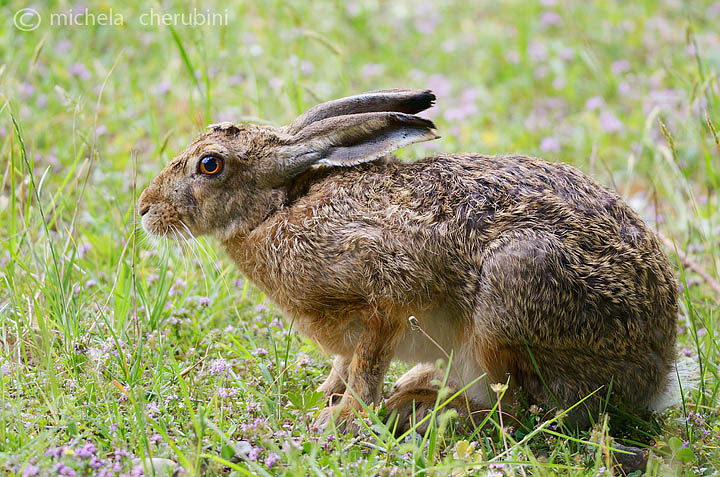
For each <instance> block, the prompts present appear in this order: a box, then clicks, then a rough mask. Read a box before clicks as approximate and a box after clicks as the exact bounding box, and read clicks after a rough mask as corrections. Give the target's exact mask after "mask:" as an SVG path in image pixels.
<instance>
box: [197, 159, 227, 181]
mask: <svg viewBox="0 0 720 477" xmlns="http://www.w3.org/2000/svg"><path fill="white" fill-rule="evenodd" d="M222 169H223V161H222V159H220V158H219V157H215V156H205V157H203V158H202V159H200V172H201V173H203V174H207V175H209V176H214V175H215V174H219V173H220V171H222Z"/></svg>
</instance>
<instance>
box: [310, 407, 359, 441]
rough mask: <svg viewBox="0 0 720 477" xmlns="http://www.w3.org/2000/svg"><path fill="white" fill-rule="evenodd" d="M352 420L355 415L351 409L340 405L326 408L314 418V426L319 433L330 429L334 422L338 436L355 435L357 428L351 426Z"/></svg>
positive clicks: (353, 425)
mask: <svg viewBox="0 0 720 477" xmlns="http://www.w3.org/2000/svg"><path fill="white" fill-rule="evenodd" d="M354 420H355V413H353V410H352V408H350V406H348V405H344V404H341V405H337V406H328V407H326V408H325V409H323V410H322V411H320V414H319V415H318V417H317V418H315V426H317V427H318V429H320V430H321V431H325V430H326V429H328V428H329V427H332V426H333V422H334V423H335V429H336V430H337V433H338V434H346V433H352V434H356V433H357V426H355V424H353V421H354Z"/></svg>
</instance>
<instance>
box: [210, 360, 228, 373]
mask: <svg viewBox="0 0 720 477" xmlns="http://www.w3.org/2000/svg"><path fill="white" fill-rule="evenodd" d="M229 368H230V366H229V365H228V362H227V361H225V360H224V359H223V358H218V359H215V360H213V362H212V363H210V374H218V375H223V374H225V373H227V371H228V369H229Z"/></svg>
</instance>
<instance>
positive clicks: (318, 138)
mask: <svg viewBox="0 0 720 477" xmlns="http://www.w3.org/2000/svg"><path fill="white" fill-rule="evenodd" d="M434 129H435V125H434V124H433V123H432V121H429V120H427V119H423V118H419V117H417V116H412V115H410V114H403V113H362V114H350V115H347V116H339V117H332V118H327V119H321V120H320V121H316V122H314V123H313V124H311V125H309V126H308V127H306V128H304V129H302V130H301V131H300V132H299V133H298V134H296V135H295V136H293V138H292V140H291V141H290V143H289V144H287V145H285V146H282V147H281V148H280V150H279V151H278V152H279V154H278V156H277V157H278V160H279V166H280V170H279V171H278V172H279V175H280V176H281V177H283V178H285V179H287V178H290V177H293V176H295V175H297V174H299V173H301V172H302V171H304V170H306V169H308V168H309V167H310V166H312V165H313V164H327V165H332V166H352V165H355V164H360V163H362V162H369V161H373V160H375V159H378V158H380V157H382V156H385V155H386V154H389V153H391V152H393V151H395V150H397V149H400V148H401V147H403V146H407V145H408V144H412V143H414V142H421V141H430V140H432V139H437V138H438V137H440V136H438V135H437V134H435V132H434V131H433V130H434Z"/></svg>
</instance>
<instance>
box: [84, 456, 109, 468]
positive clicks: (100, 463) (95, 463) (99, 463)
mask: <svg viewBox="0 0 720 477" xmlns="http://www.w3.org/2000/svg"><path fill="white" fill-rule="evenodd" d="M88 465H89V466H90V468H91V469H93V470H98V469H99V468H100V467H105V461H104V460H102V459H98V458H97V457H95V456H92V457H91V458H90V463H89V464H88Z"/></svg>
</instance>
